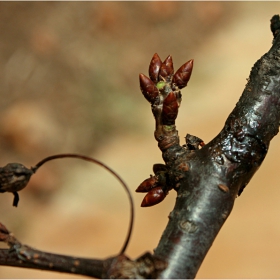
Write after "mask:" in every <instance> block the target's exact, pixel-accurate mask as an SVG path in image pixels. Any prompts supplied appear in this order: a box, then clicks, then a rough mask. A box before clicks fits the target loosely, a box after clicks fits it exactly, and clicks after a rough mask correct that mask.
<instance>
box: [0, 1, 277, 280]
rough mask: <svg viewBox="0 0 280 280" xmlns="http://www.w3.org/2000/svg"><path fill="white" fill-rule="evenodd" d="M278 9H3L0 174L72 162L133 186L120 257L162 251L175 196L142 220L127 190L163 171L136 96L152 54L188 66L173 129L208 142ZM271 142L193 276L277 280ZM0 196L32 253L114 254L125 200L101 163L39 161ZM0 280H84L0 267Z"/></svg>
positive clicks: (102, 5) (0, 5) (92, 5)
mask: <svg viewBox="0 0 280 280" xmlns="http://www.w3.org/2000/svg"><path fill="white" fill-rule="evenodd" d="M279 13H280V4H279V2H83V3H80V2H0V34H1V35H0V36H1V41H0V97H1V98H0V108H1V110H0V152H1V158H0V166H3V165H5V164H7V163H8V162H21V163H23V164H25V165H26V166H32V165H35V164H36V163H37V162H38V161H39V160H41V159H42V158H43V157H45V156H48V155H51V154H56V153H62V152H74V153H82V154H86V155H90V156H93V157H95V158H97V159H99V160H101V161H103V162H104V163H106V164H107V165H109V166H110V167H112V168H113V169H114V170H115V171H117V172H118V173H119V174H120V175H121V176H122V178H123V179H124V180H125V181H126V182H127V183H128V185H129V187H130V189H131V191H132V192H133V196H134V199H135V204H136V216H135V227H134V231H133V236H132V239H131V242H130V244H129V247H128V250H127V254H128V255H129V256H130V257H132V258H136V257H138V256H140V255H141V254H143V253H144V252H145V251H152V250H153V248H155V247H156V246H157V243H158V241H159V239H160V236H161V233H162V231H163V230H164V228H165V226H166V223H167V221H168V219H167V216H168V214H169V213H170V211H171V210H172V209H173V205H174V201H175V193H174V192H171V193H170V194H169V196H168V197H167V198H166V199H165V200H164V202H162V203H161V204H159V205H157V206H155V207H152V208H146V209H142V208H140V206H139V205H140V203H141V200H142V198H143V195H141V194H136V193H135V192H134V190H135V188H136V187H137V186H138V185H139V183H141V182H142V181H143V180H144V179H146V178H148V177H149V174H150V173H151V172H152V165H153V164H154V163H157V162H162V159H161V154H160V151H159V149H158V148H157V143H156V141H155V140H154V138H153V130H154V120H153V117H152V114H151V112H150V106H149V104H148V103H147V102H146V101H145V99H144V98H143V96H142V94H141V92H140V90H139V85H138V75H139V73H140V72H143V73H144V74H147V69H148V65H149V62H150V59H151V57H152V55H153V54H154V53H155V52H157V53H158V54H159V55H160V57H161V58H162V59H165V57H166V56H167V55H169V54H171V55H172V56H173V61H174V65H175V68H176V69H177V68H179V67H180V66H181V65H182V64H183V63H185V62H186V61H187V60H189V59H191V58H194V60H195V62H194V71H193V74H192V78H191V81H190V82H189V85H188V87H187V89H184V90H183V103H182V106H181V108H180V114H179V117H178V121H177V126H178V129H179V133H180V136H181V139H182V141H183V139H184V138H183V137H184V136H185V134H186V133H190V134H193V135H197V136H199V137H200V138H202V139H203V140H204V141H205V142H209V141H210V140H211V139H212V138H213V137H215V136H216V135H217V134H218V133H219V131H220V130H221V128H222V127H223V124H224V122H225V119H226V117H227V116H228V114H229V113H230V111H231V110H232V109H233V107H234V105H235V103H236V102H237V100H238V98H239V96H240V94H241V93H242V91H243V88H244V86H245V84H246V78H247V77H248V76H249V72H250V69H251V67H252V66H253V64H254V63H255V61H256V60H257V59H258V58H259V57H260V56H261V55H263V54H264V53H265V52H267V51H268V49H269V48H270V46H271V42H272V34H271V32H270V29H269V23H270V19H271V17H272V16H273V15H274V14H279ZM279 144H280V140H279V136H278V137H275V139H274V140H273V141H272V143H271V146H270V150H269V153H268V156H267V158H266V159H265V161H264V163H263V165H262V167H261V168H260V170H259V172H258V173H257V174H256V175H255V177H254V178H253V179H252V181H251V182H250V184H249V185H248V186H247V188H246V190H245V191H244V192H243V194H242V196H241V197H239V198H238V199H237V200H236V203H235V207H234V209H233V212H232V214H231V216H230V217H229V219H228V221H227V222H226V223H225V225H224V227H223V228H222V230H221V232H220V234H219V235H218V237H217V239H216V240H215V242H214V244H213V246H212V248H211V249H210V251H209V253H208V255H207V257H206V259H205V261H204V263H203V264H202V267H201V269H200V271H199V273H198V275H197V277H198V278H280V266H279V259H280V243H279V240H280V215H279V214H280V188H279V185H280V178H279V177H278V172H279V171H278V167H279V166H280V163H279V159H278V155H279V154H280V148H279ZM12 199H13V196H12V195H11V194H0V211H1V214H0V221H1V222H2V223H4V224H5V225H6V226H7V227H8V228H9V229H10V230H11V231H12V232H13V233H14V234H15V235H16V236H17V237H18V238H19V239H20V240H21V241H22V242H23V243H25V244H28V245H31V246H33V247H35V248H37V249H42V250H46V251H50V252H55V253H61V254H70V255H75V256H81V257H92V258H105V257H108V256H111V255H113V254H116V253H118V252H119V250H120V248H121V246H122V242H123V241H124V238H125V235H126V231H127V227H128V219H129V212H128V209H129V206H128V201H127V197H126V195H125V193H124V191H123V190H122V188H121V186H120V185H119V184H118V182H117V181H116V180H115V179H114V178H113V177H112V176H111V175H110V174H108V173H107V172H105V171H104V170H102V169H101V168H100V167H98V166H94V165H91V164H89V163H84V162H81V161H78V160H74V159H68V160H67V159H63V160H62V159H61V160H57V161H56V162H50V163H48V164H46V165H45V166H44V167H42V169H40V170H39V171H38V173H36V175H35V176H34V177H33V178H32V180H31V182H30V184H29V185H28V187H27V188H26V189H25V190H23V191H22V192H20V202H19V207H18V208H14V207H12ZM0 277H1V278H71V277H72V278H81V276H75V275H68V274H60V273H53V272H44V271H36V270H29V269H17V268H11V267H0Z"/></svg>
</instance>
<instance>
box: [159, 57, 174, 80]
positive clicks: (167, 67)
mask: <svg viewBox="0 0 280 280" xmlns="http://www.w3.org/2000/svg"><path fill="white" fill-rule="evenodd" d="M173 74H174V68H173V61H172V57H171V55H169V56H168V57H167V58H166V59H165V60H164V62H163V63H162V65H161V67H160V70H159V75H160V76H161V77H163V78H164V79H167V80H168V79H170V78H171V76H172V75H173Z"/></svg>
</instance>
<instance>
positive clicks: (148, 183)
mask: <svg viewBox="0 0 280 280" xmlns="http://www.w3.org/2000/svg"><path fill="white" fill-rule="evenodd" d="M153 171H154V174H155V176H152V175H151V176H150V178H148V179H146V180H144V181H143V182H142V183H141V184H140V185H139V187H138V188H137V189H136V192H143V193H147V194H146V196H145V197H144V199H143V201H142V203H141V207H149V206H153V205H156V204H158V203H160V202H161V201H163V200H164V198H165V197H166V195H167V194H168V192H169V190H170V189H171V188H170V187H168V185H167V184H166V181H167V168H166V166H165V165H164V164H159V163H158V164H154V166H153Z"/></svg>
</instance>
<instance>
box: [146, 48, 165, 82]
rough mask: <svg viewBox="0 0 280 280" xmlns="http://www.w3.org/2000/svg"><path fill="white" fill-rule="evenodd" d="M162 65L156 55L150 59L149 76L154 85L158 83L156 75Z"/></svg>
mask: <svg viewBox="0 0 280 280" xmlns="http://www.w3.org/2000/svg"><path fill="white" fill-rule="evenodd" d="M161 65H162V61H161V59H160V57H159V56H158V54H157V53H155V54H154V56H153V57H152V60H151V63H150V66H149V76H150V78H151V80H152V81H153V82H154V83H157V82H158V74H159V69H160V67H161Z"/></svg>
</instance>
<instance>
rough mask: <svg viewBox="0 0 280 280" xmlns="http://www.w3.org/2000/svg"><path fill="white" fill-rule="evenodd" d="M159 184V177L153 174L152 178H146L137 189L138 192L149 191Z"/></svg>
mask: <svg viewBox="0 0 280 280" xmlns="http://www.w3.org/2000/svg"><path fill="white" fill-rule="evenodd" d="M156 184H157V179H156V177H155V176H151V177H150V178H148V179H146V180H144V181H143V182H142V183H141V184H140V185H139V187H138V188H137V189H136V190H135V191H136V192H148V191H150V190H151V189H152V188H154V187H155V186H156Z"/></svg>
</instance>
